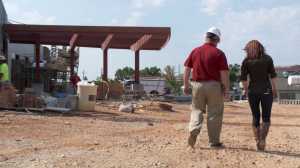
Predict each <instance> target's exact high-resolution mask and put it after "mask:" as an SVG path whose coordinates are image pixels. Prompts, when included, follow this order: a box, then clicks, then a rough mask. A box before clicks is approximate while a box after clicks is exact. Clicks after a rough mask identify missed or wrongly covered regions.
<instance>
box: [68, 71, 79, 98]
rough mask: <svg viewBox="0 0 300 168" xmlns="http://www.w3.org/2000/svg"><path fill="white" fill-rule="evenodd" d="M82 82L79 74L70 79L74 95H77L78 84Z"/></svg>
mask: <svg viewBox="0 0 300 168" xmlns="http://www.w3.org/2000/svg"><path fill="white" fill-rule="evenodd" d="M80 81H81V79H80V77H79V76H78V74H77V73H74V74H73V75H72V76H71V77H70V82H71V84H72V86H73V89H74V93H75V94H76V93H77V84H78V83H79V82H80Z"/></svg>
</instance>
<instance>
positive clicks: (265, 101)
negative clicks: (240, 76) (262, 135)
mask: <svg viewBox="0 0 300 168" xmlns="http://www.w3.org/2000/svg"><path fill="white" fill-rule="evenodd" d="M248 99H249V100H248V101H249V104H250V108H251V111H252V116H253V126H254V127H259V125H260V106H261V110H262V120H263V122H264V123H270V118H271V111H272V104H273V94H272V93H269V94H263V93H262V94H254V93H249V95H248Z"/></svg>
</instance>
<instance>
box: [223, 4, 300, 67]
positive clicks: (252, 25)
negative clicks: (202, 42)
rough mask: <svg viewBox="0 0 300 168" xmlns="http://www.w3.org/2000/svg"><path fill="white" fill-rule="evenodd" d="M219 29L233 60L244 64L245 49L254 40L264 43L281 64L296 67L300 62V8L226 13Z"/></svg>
mask: <svg viewBox="0 0 300 168" xmlns="http://www.w3.org/2000/svg"><path fill="white" fill-rule="evenodd" d="M218 27H220V28H221V30H222V34H223V39H222V42H223V43H222V44H221V47H222V48H224V50H225V51H226V52H227V54H228V57H229V58H230V60H241V59H242V58H243V56H244V53H243V51H242V48H243V47H244V45H245V44H246V43H247V42H248V41H250V40H252V39H257V40H259V41H261V42H262V43H263V44H264V45H265V46H266V49H267V52H268V53H269V54H271V55H272V56H273V57H274V59H275V60H276V61H277V63H278V64H295V62H294V60H295V59H298V53H299V52H298V44H300V39H299V37H300V32H299V27H300V6H281V7H274V8H271V9H267V8H260V9H255V10H247V11H240V12H233V11H231V12H227V13H226V14H225V16H224V18H222V19H221V20H220V22H219V24H218ZM282 58H285V59H282ZM279 60H280V62H279Z"/></svg>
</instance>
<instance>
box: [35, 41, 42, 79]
mask: <svg viewBox="0 0 300 168" xmlns="http://www.w3.org/2000/svg"><path fill="white" fill-rule="evenodd" d="M40 49H41V44H40V43H39V42H36V44H35V72H36V73H35V80H36V81H37V82H40V80H41V67H40V60H41V53H40V51H41V50H40Z"/></svg>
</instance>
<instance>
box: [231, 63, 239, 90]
mask: <svg viewBox="0 0 300 168" xmlns="http://www.w3.org/2000/svg"><path fill="white" fill-rule="evenodd" d="M240 71H241V66H240V65H238V64H234V65H229V79H230V84H231V88H232V87H233V86H234V83H237V82H239V76H240Z"/></svg>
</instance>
